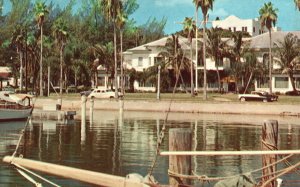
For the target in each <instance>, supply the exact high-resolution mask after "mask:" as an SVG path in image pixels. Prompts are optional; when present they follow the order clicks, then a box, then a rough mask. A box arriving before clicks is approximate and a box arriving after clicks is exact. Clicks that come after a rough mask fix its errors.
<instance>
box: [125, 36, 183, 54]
mask: <svg viewBox="0 0 300 187" xmlns="http://www.w3.org/2000/svg"><path fill="white" fill-rule="evenodd" d="M169 38H172V36H166V37H163V38H161V39H158V40H155V41H153V42H150V43H147V44H144V45H141V46H138V47H135V48H131V49H128V50H127V51H126V52H125V54H126V53H128V52H132V51H148V50H150V49H149V48H150V47H164V46H165V45H166V43H167V40H168V39H169ZM179 44H180V45H181V47H182V48H183V49H189V47H188V46H189V42H188V39H187V38H185V37H183V36H179Z"/></svg>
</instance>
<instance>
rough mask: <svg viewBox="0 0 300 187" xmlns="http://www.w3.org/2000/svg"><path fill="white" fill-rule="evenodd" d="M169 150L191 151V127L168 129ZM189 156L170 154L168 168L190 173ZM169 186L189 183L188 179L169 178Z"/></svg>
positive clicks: (190, 161)
mask: <svg viewBox="0 0 300 187" xmlns="http://www.w3.org/2000/svg"><path fill="white" fill-rule="evenodd" d="M169 150H170V151H191V150H192V130H191V129H170V131H169ZM191 158H192V157H191V156H170V157H169V170H170V171H172V172H175V173H179V174H185V175H190V174H191V170H192V166H191V165H192V159H191ZM169 183H170V185H171V186H177V185H178V184H180V183H183V184H190V181H189V180H186V179H184V180H183V179H180V178H176V179H175V178H169Z"/></svg>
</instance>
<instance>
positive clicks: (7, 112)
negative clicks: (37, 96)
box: [0, 92, 33, 121]
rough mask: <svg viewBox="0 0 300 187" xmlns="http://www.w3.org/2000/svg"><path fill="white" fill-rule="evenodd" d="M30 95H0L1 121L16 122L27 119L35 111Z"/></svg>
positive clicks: (5, 93)
mask: <svg viewBox="0 0 300 187" xmlns="http://www.w3.org/2000/svg"><path fill="white" fill-rule="evenodd" d="M32 97H33V96H31V95H28V94H15V93H7V92H1V93H0V121H16V120H25V119H27V118H28V117H29V116H30V115H31V113H32V110H33V106H32V105H31V99H32Z"/></svg>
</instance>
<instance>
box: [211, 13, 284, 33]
mask: <svg viewBox="0 0 300 187" xmlns="http://www.w3.org/2000/svg"><path fill="white" fill-rule="evenodd" d="M212 27H214V28H216V27H219V28H222V29H226V30H230V31H232V32H236V31H245V32H248V33H249V34H250V35H251V36H257V35H259V34H262V33H265V32H266V31H267V30H266V28H264V29H262V28H261V24H260V21H259V19H258V18H255V19H241V18H239V17H237V16H234V15H230V16H228V17H227V18H225V19H224V20H215V21H212ZM280 30H281V29H280V28H279V27H275V28H273V31H280Z"/></svg>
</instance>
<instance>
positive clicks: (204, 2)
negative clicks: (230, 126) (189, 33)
mask: <svg viewBox="0 0 300 187" xmlns="http://www.w3.org/2000/svg"><path fill="white" fill-rule="evenodd" d="M193 2H194V4H195V5H196V9H198V8H199V7H201V10H202V15H203V68H204V70H203V71H204V79H203V99H204V100H206V99H207V92H206V91H207V76H206V38H205V29H206V21H207V20H206V19H207V14H208V10H209V9H213V2H214V0H193Z"/></svg>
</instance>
